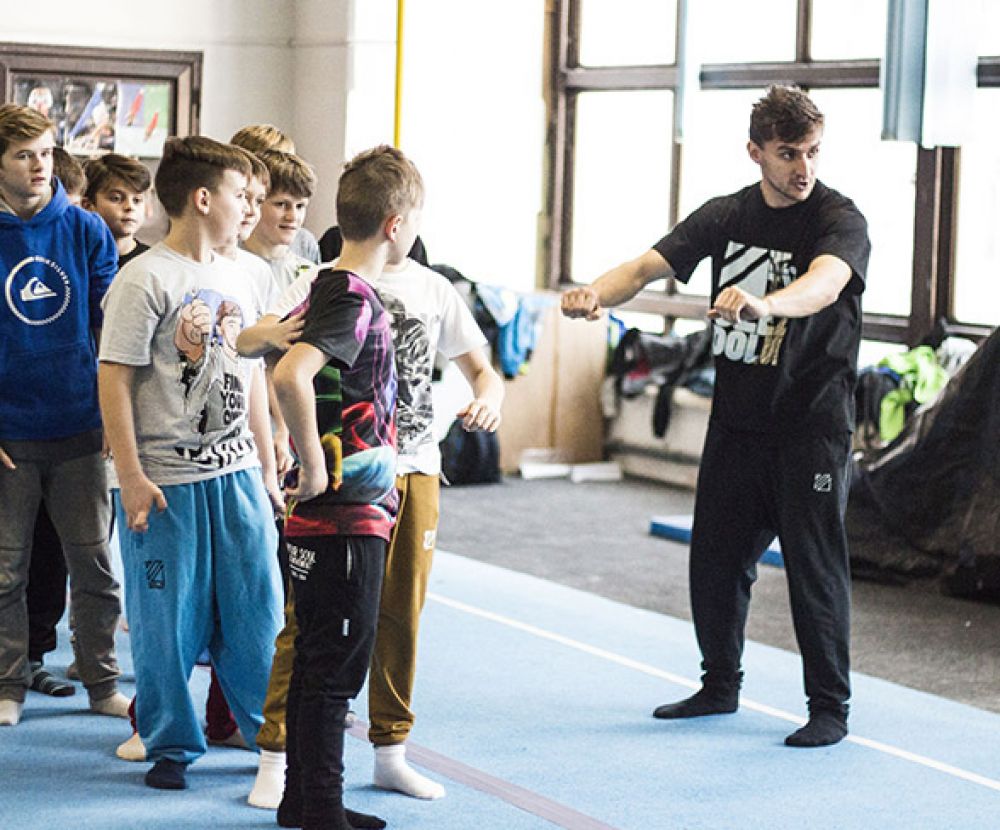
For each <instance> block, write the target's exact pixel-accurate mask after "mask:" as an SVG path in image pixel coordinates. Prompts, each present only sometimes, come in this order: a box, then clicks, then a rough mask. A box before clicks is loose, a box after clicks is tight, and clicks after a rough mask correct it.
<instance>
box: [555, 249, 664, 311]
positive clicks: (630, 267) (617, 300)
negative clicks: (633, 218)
mask: <svg viewBox="0 0 1000 830" xmlns="http://www.w3.org/2000/svg"><path fill="white" fill-rule="evenodd" d="M673 273H674V269H673V268H671V267H670V263H669V262H667V261H666V260H665V259H664V258H663V257H662V256H661V255H660V253H659V252H658V251H656V250H654V249H650V250H648V251H646V253H644V254H643V255H642V256H639V257H636V258H635V259H630V260H629V261H628V262H623V263H622V264H621V265H618V266H615V267H614V268H612V269H611V270H610V271H608V272H606V273H604V274H602V275H601V276H600V277H598V278H597V279H596V280H594V282H593V283H592V284H591V285H587V286H581V287H580V288H571V289H570V290H569V291H567V292H566V293H565V294H563V295H562V313H563V314H565V315H566V316H567V317H583V318H585V319H587V320H596V319H597V318H598V317H600V316H601V311H602V310H603V309H605V308H612V307H613V306H617V305H621V304H622V303H624V302H626V301H627V300H631V299H632V298H633V297H634V296H635V295H636V294H638V293H639V292H640V291H642V289H643V288H645V287H646V286H647V285H649V284H650V283H651V282H652V281H653V280H657V279H662V278H663V277H669V276H672V275H673Z"/></svg>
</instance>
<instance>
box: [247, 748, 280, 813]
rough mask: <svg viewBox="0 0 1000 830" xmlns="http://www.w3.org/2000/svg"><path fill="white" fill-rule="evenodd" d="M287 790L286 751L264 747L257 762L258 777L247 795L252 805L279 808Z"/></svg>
mask: <svg viewBox="0 0 1000 830" xmlns="http://www.w3.org/2000/svg"><path fill="white" fill-rule="evenodd" d="M284 790H285V753H284V752H270V751H269V750H266V749H262V750H261V751H260V761H259V762H258V764H257V778H256V780H255V781H254V782H253V789H252V790H250V795H249V796H248V797H247V803H248V804H249V805H250V806H251V807H260V808H261V809H262V810H277V809H278V805H279V804H280V803H281V796H282V793H283V792H284Z"/></svg>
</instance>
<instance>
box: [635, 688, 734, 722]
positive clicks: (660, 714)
mask: <svg viewBox="0 0 1000 830" xmlns="http://www.w3.org/2000/svg"><path fill="white" fill-rule="evenodd" d="M739 705H740V693H739V689H738V688H736V689H724V690H715V689H706V688H704V687H702V688H701V689H699V690H698V691H697V692H695V693H694V694H693V695H691V697H688V698H685V699H684V700H680V701H678V702H677V703H664V704H663V705H662V706H657V707H656V709H654V710H653V717H654V718H660V719H661V720H675V719H678V718H700V717H702V716H703V715H728V714H730V713H732V712H735V711H736V710H737V709H738V708H739Z"/></svg>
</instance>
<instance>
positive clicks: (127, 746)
mask: <svg viewBox="0 0 1000 830" xmlns="http://www.w3.org/2000/svg"><path fill="white" fill-rule="evenodd" d="M115 755H117V756H118V757H119V758H121V759H122V760H123V761H145V760H146V746H145V744H143V742H142V738H140V737H139V733H138V732H133V733H132V737H131V738H129V739H128V740H127V741H124V742H123V743H121V744H119V745H118V749H116V750H115Z"/></svg>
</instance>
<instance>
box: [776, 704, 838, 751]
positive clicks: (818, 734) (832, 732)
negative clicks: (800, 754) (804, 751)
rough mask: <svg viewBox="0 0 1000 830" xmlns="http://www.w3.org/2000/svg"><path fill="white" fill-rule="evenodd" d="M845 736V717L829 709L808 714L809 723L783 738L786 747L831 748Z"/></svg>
mask: <svg viewBox="0 0 1000 830" xmlns="http://www.w3.org/2000/svg"><path fill="white" fill-rule="evenodd" d="M846 735H847V715H846V714H843V713H841V712H833V711H830V710H829V709H819V710H817V711H815V712H811V713H810V714H809V722H808V723H807V724H806V725H805V726H803V727H802V728H801V729H796V730H795V731H794V732H793V733H792V734H791V735H789V736H788V737H787V738H785V745H786V746H805V747H814V746H831V745H832V744H835V743H839V742H840V741H842V740H843V739H844V737H845V736H846Z"/></svg>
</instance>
